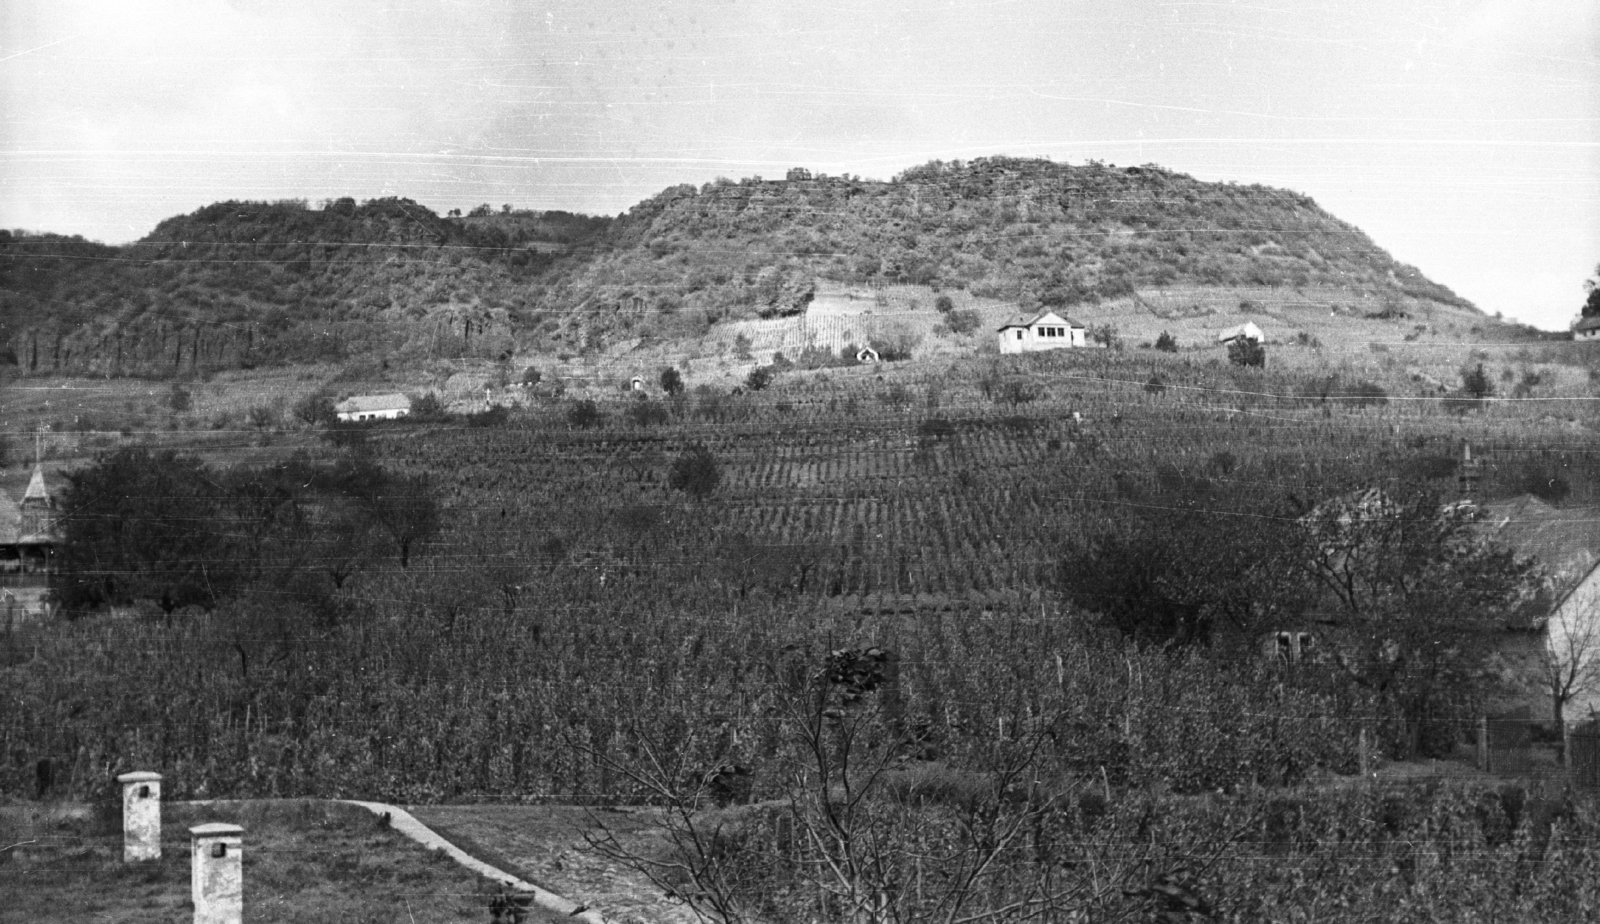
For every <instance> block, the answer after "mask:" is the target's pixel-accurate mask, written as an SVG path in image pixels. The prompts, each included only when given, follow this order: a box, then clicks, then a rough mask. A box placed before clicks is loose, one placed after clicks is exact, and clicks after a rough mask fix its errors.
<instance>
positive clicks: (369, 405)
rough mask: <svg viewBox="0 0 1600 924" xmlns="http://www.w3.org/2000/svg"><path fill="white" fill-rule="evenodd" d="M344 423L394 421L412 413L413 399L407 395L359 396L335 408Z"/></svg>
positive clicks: (347, 399)
mask: <svg viewBox="0 0 1600 924" xmlns="http://www.w3.org/2000/svg"><path fill="white" fill-rule="evenodd" d="M333 411H334V413H335V414H338V415H339V420H340V421H342V422H344V423H350V422H352V421H361V420H394V419H395V418H397V417H404V416H406V415H407V414H410V413H411V399H410V398H408V397H406V396H405V395H402V394H399V393H398V392H397V393H395V394H389V395H357V396H356V397H354V398H346V399H344V400H343V401H340V402H339V403H338V404H336V405H334V406H333Z"/></svg>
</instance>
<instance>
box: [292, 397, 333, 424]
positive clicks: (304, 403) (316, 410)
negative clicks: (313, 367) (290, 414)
mask: <svg viewBox="0 0 1600 924" xmlns="http://www.w3.org/2000/svg"><path fill="white" fill-rule="evenodd" d="M294 416H295V417H296V418H297V419H299V420H300V421H302V422H304V423H307V424H310V425H312V426H316V425H318V424H332V423H337V422H338V420H339V415H338V414H336V413H334V410H333V398H332V397H331V396H329V395H328V394H327V393H325V392H320V391H319V392H314V393H312V394H309V395H306V396H305V397H304V398H301V399H300V400H299V401H297V402H295V406H294Z"/></svg>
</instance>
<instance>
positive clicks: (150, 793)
mask: <svg viewBox="0 0 1600 924" xmlns="http://www.w3.org/2000/svg"><path fill="white" fill-rule="evenodd" d="M117 782H118V783H121V784H122V862H124V863H138V862H140V861H142V860H159V859H161V774H159V773H151V772H150V771H148V770H138V771H135V772H133V773H124V774H122V775H121V776H119V777H117Z"/></svg>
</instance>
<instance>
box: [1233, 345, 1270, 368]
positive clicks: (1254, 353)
mask: <svg viewBox="0 0 1600 924" xmlns="http://www.w3.org/2000/svg"><path fill="white" fill-rule="evenodd" d="M1228 362H1230V363H1233V364H1234V365H1235V366H1245V367H1255V368H1257V369H1261V368H1264V367H1265V366H1266V365H1267V348H1266V347H1264V346H1262V345H1261V344H1259V343H1257V342H1256V341H1254V340H1251V339H1250V338H1249V337H1238V338H1236V339H1234V340H1232V341H1229V343H1228Z"/></svg>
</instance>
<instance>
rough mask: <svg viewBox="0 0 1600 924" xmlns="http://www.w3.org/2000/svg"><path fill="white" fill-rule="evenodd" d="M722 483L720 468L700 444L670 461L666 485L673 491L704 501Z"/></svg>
mask: <svg viewBox="0 0 1600 924" xmlns="http://www.w3.org/2000/svg"><path fill="white" fill-rule="evenodd" d="M721 482H722V466H721V465H719V464H718V463H717V457H716V456H714V455H712V454H711V450H709V449H707V448H706V447H705V445H704V444H702V443H695V444H694V445H692V446H690V447H689V448H688V449H686V450H684V451H683V452H682V453H681V454H680V455H679V456H678V457H677V458H676V459H673V460H672V468H671V469H670V470H669V471H668V472H667V485H668V486H669V487H671V488H672V489H673V490H675V491H682V492H683V493H685V494H687V495H689V496H690V497H693V498H695V499H696V500H704V499H705V498H707V497H710V496H711V492H713V491H715V490H716V489H717V485H718V484H720V483H721Z"/></svg>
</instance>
